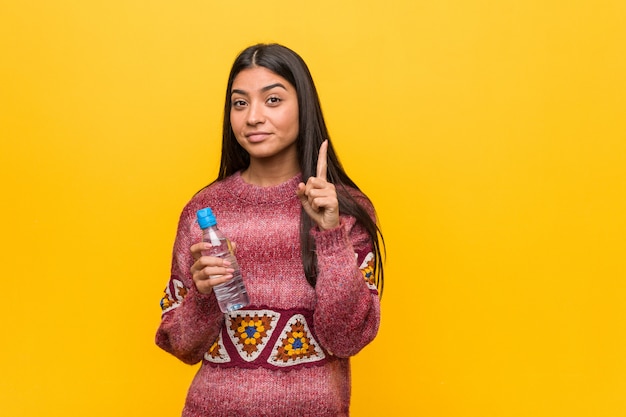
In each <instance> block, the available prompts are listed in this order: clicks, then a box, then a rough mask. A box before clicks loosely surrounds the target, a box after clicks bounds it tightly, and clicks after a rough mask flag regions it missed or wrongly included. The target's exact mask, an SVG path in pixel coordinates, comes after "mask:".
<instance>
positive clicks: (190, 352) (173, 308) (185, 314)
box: [155, 206, 224, 364]
mask: <svg viewBox="0 0 626 417" xmlns="http://www.w3.org/2000/svg"><path fill="white" fill-rule="evenodd" d="M193 216H194V213H193V211H192V210H190V209H189V207H188V206H187V207H185V209H184V210H183V213H182V214H181V217H180V220H179V223H178V231H177V234H176V240H175V242H174V250H173V256H172V270H171V276H170V279H169V282H168V284H167V287H166V288H165V294H164V296H163V299H162V300H161V308H162V311H163V313H162V316H161V323H160V325H159V328H158V330H157V334H156V340H155V341H156V344H157V345H158V346H159V347H160V348H162V349H163V350H165V351H167V352H169V353H171V354H172V355H174V356H176V357H177V358H178V359H180V360H181V361H183V362H185V363H188V364H194V363H197V362H199V361H201V360H202V358H203V357H204V354H205V353H206V352H208V351H209V349H210V347H211V345H212V344H213V343H214V342H215V340H216V339H217V336H218V334H219V331H220V329H221V327H222V325H223V323H224V315H223V314H222V312H221V311H220V309H219V306H218V304H217V300H216V299H215V294H214V293H211V294H209V295H206V294H202V293H200V292H199V291H198V290H197V288H196V286H195V284H194V282H193V278H192V276H191V272H190V268H191V266H192V265H193V262H194V260H193V256H192V255H191V252H190V250H189V248H190V247H191V245H192V244H193V243H196V242H195V241H193V239H194V233H193V229H192V225H193V221H194V217H193Z"/></svg>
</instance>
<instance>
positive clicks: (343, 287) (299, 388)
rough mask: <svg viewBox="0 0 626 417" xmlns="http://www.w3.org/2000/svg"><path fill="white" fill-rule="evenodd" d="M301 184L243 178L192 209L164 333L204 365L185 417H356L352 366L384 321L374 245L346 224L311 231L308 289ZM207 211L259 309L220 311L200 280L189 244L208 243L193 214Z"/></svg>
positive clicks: (198, 199) (165, 303)
mask: <svg viewBox="0 0 626 417" xmlns="http://www.w3.org/2000/svg"><path fill="white" fill-rule="evenodd" d="M300 181H301V177H300V175H298V176H297V177H294V178H292V179H291V180H289V181H287V182H285V183H283V184H280V185H278V186H273V187H257V186H253V185H250V184H247V183H246V182H244V181H243V179H242V178H241V176H240V174H239V173H236V174H234V175H232V176H231V177H229V178H227V179H225V180H223V181H220V182H217V183H215V184H213V185H211V186H210V187H208V188H206V189H204V190H203V191H201V192H200V193H198V194H197V195H195V196H194V197H193V198H192V199H191V201H190V202H189V203H188V204H187V205H186V206H185V208H184V209H183V212H182V214H181V217H180V221H179V224H178V232H177V235H176V241H175V244H174V254H173V261H172V273H171V278H170V280H169V283H168V285H167V287H166V290H165V295H164V297H163V300H162V301H161V306H162V308H163V315H162V321H161V324H160V326H159V329H158V332H157V335H156V343H157V345H159V346H160V347H161V348H163V349H164V350H166V351H167V352H170V353H172V354H173V355H175V356H176V357H177V358H179V359H180V360H182V361H183V362H186V363H189V364H195V363H198V362H200V361H202V366H201V367H200V369H199V370H198V373H197V374H196V376H195V378H194V380H193V382H192V383H191V387H190V388H189V392H188V395H187V400H186V403H185V408H184V410H183V416H186V417H191V416H238V417H240V416H268V417H269V416H296V415H298V416H315V417H323V416H333V417H336V416H348V414H349V403H350V364H349V359H348V358H349V357H350V356H352V355H354V354H356V353H357V352H359V351H360V350H361V349H362V348H363V347H364V346H365V345H367V344H368V343H369V342H370V341H372V339H374V337H375V336H376V333H377V331H378V325H379V321H380V305H379V300H378V293H377V291H376V287H375V285H374V284H373V279H372V271H373V268H372V261H371V258H372V254H371V252H372V244H371V241H370V239H369V237H368V235H367V234H366V233H365V230H364V229H363V228H362V227H361V226H360V225H357V224H355V219H354V218H352V217H349V216H341V224H340V226H339V227H337V228H336V229H333V230H327V231H320V230H318V229H317V228H314V229H313V230H312V234H313V237H314V239H315V244H316V248H317V261H318V271H319V272H318V277H317V285H316V287H315V288H313V287H311V285H309V284H308V282H307V281H306V278H305V276H304V272H303V266H302V260H301V254H300V238H299V227H300V226H299V224H300V207H301V204H300V201H299V199H298V198H297V196H296V188H297V184H298V183H299V182H300ZM354 194H355V196H356V197H357V198H360V200H359V201H361V202H362V203H363V204H364V205H365V206H366V207H367V208H368V209H369V210H370V213H372V216H373V209H372V207H371V205H370V204H369V203H368V202H367V200H366V199H365V198H363V197H362V195H360V194H358V192H356V191H355V192H354ZM204 207H211V208H212V209H213V212H214V213H215V216H216V219H217V222H218V227H219V228H220V229H221V230H222V231H223V232H224V234H225V235H226V236H228V237H229V238H230V239H231V240H232V241H234V242H236V244H237V253H236V256H237V259H238V261H239V265H240V267H241V272H242V275H243V279H244V282H245V285H246V287H247V290H248V294H249V295H250V303H251V305H249V306H248V307H246V308H245V309H244V310H239V311H236V312H233V313H229V314H223V313H221V312H220V310H219V308H218V305H217V301H216V299H215V295H214V294H213V293H211V294H210V295H204V294H201V293H199V292H198V290H197V289H196V287H195V285H194V283H193V280H192V277H191V274H190V267H191V265H192V264H193V258H192V256H191V253H190V250H189V248H190V247H191V245H192V244H194V243H197V242H199V241H200V240H201V230H200V228H199V226H198V224H197V222H196V211H197V210H199V209H201V208H204Z"/></svg>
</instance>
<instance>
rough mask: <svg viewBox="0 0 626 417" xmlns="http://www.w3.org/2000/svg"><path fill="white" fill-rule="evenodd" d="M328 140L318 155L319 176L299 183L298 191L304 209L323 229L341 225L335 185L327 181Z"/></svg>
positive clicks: (323, 143)
mask: <svg viewBox="0 0 626 417" xmlns="http://www.w3.org/2000/svg"><path fill="white" fill-rule="evenodd" d="M327 153H328V140H325V141H324V142H322V145H321V146H320V152H319V155H318V157H317V176H315V177H311V178H309V179H308V180H307V182H306V184H304V183H302V182H301V183H300V184H298V190H297V191H296V192H297V194H298V197H299V198H300V202H301V203H302V207H304V211H306V213H307V214H308V215H309V216H311V218H312V219H313V221H314V222H315V223H317V226H318V227H319V228H320V229H321V230H329V229H334V228H335V227H337V226H339V202H338V201H337V192H336V190H335V186H334V185H333V184H332V183H330V182H328V181H326V172H327V167H328V162H327V156H326V155H327Z"/></svg>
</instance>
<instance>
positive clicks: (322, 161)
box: [317, 139, 328, 181]
mask: <svg viewBox="0 0 626 417" xmlns="http://www.w3.org/2000/svg"><path fill="white" fill-rule="evenodd" d="M327 154H328V139H326V140H325V141H324V142H322V145H321V146H320V152H319V154H318V155H317V177H318V178H321V179H323V180H324V181H326V171H327V170H328V157H327Z"/></svg>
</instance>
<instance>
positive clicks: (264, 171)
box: [241, 160, 300, 187]
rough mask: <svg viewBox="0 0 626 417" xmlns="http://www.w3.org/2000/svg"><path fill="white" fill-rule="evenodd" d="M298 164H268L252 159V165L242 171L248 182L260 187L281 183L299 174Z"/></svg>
mask: <svg viewBox="0 0 626 417" xmlns="http://www.w3.org/2000/svg"><path fill="white" fill-rule="evenodd" d="M299 172H300V167H299V166H298V164H281V165H276V164H266V163H263V162H262V161H256V160H251V161H250V166H248V168H247V169H246V170H244V171H243V172H242V173H241V178H243V180H244V181H245V182H247V183H248V184H252V185H257V186H259V187H271V186H274V185H279V184H282V183H284V182H285V181H288V180H290V179H291V178H293V177H295V176H296V175H298V173H299Z"/></svg>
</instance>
